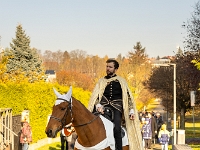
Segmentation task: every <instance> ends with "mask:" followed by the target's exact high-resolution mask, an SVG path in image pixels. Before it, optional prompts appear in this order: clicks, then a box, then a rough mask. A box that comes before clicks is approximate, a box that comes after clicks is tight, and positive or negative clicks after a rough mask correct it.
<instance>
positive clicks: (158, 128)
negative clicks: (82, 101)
mask: <svg viewBox="0 0 200 150" xmlns="http://www.w3.org/2000/svg"><path fill="white" fill-rule="evenodd" d="M155 118H156V124H157V134H156V141H157V143H159V141H158V134H159V131H160V129H161V126H162V124H163V123H164V122H163V119H162V116H161V115H160V113H159V112H157V113H156V116H155Z"/></svg>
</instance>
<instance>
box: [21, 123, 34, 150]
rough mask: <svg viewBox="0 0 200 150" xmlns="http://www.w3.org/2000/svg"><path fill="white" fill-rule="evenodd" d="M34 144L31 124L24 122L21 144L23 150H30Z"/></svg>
mask: <svg viewBox="0 0 200 150" xmlns="http://www.w3.org/2000/svg"><path fill="white" fill-rule="evenodd" d="M31 142H32V131H31V126H30V124H29V123H28V122H27V121H26V120H24V122H22V128H21V134H20V143H21V144H22V150H28V148H29V144H30V143H31Z"/></svg>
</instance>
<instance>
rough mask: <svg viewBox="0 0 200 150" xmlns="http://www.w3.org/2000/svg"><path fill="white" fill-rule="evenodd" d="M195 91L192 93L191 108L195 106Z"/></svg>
mask: <svg viewBox="0 0 200 150" xmlns="http://www.w3.org/2000/svg"><path fill="white" fill-rule="evenodd" d="M195 93H196V92H195V91H190V100H191V106H195Z"/></svg>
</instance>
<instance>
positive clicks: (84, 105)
mask: <svg viewBox="0 0 200 150" xmlns="http://www.w3.org/2000/svg"><path fill="white" fill-rule="evenodd" d="M72 99H73V100H76V101H77V102H78V103H79V104H81V105H82V106H83V107H84V108H85V109H86V110H88V109H87V108H86V107H85V105H83V103H81V101H80V100H78V99H76V98H74V97H73V96H72ZM88 111H89V110H88Z"/></svg>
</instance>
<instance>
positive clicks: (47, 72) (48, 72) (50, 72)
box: [45, 70, 55, 74]
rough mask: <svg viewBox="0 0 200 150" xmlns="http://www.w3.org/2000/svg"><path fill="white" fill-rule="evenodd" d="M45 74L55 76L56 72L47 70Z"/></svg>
mask: <svg viewBox="0 0 200 150" xmlns="http://www.w3.org/2000/svg"><path fill="white" fill-rule="evenodd" d="M45 74H55V71H54V70H46V71H45Z"/></svg>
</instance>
